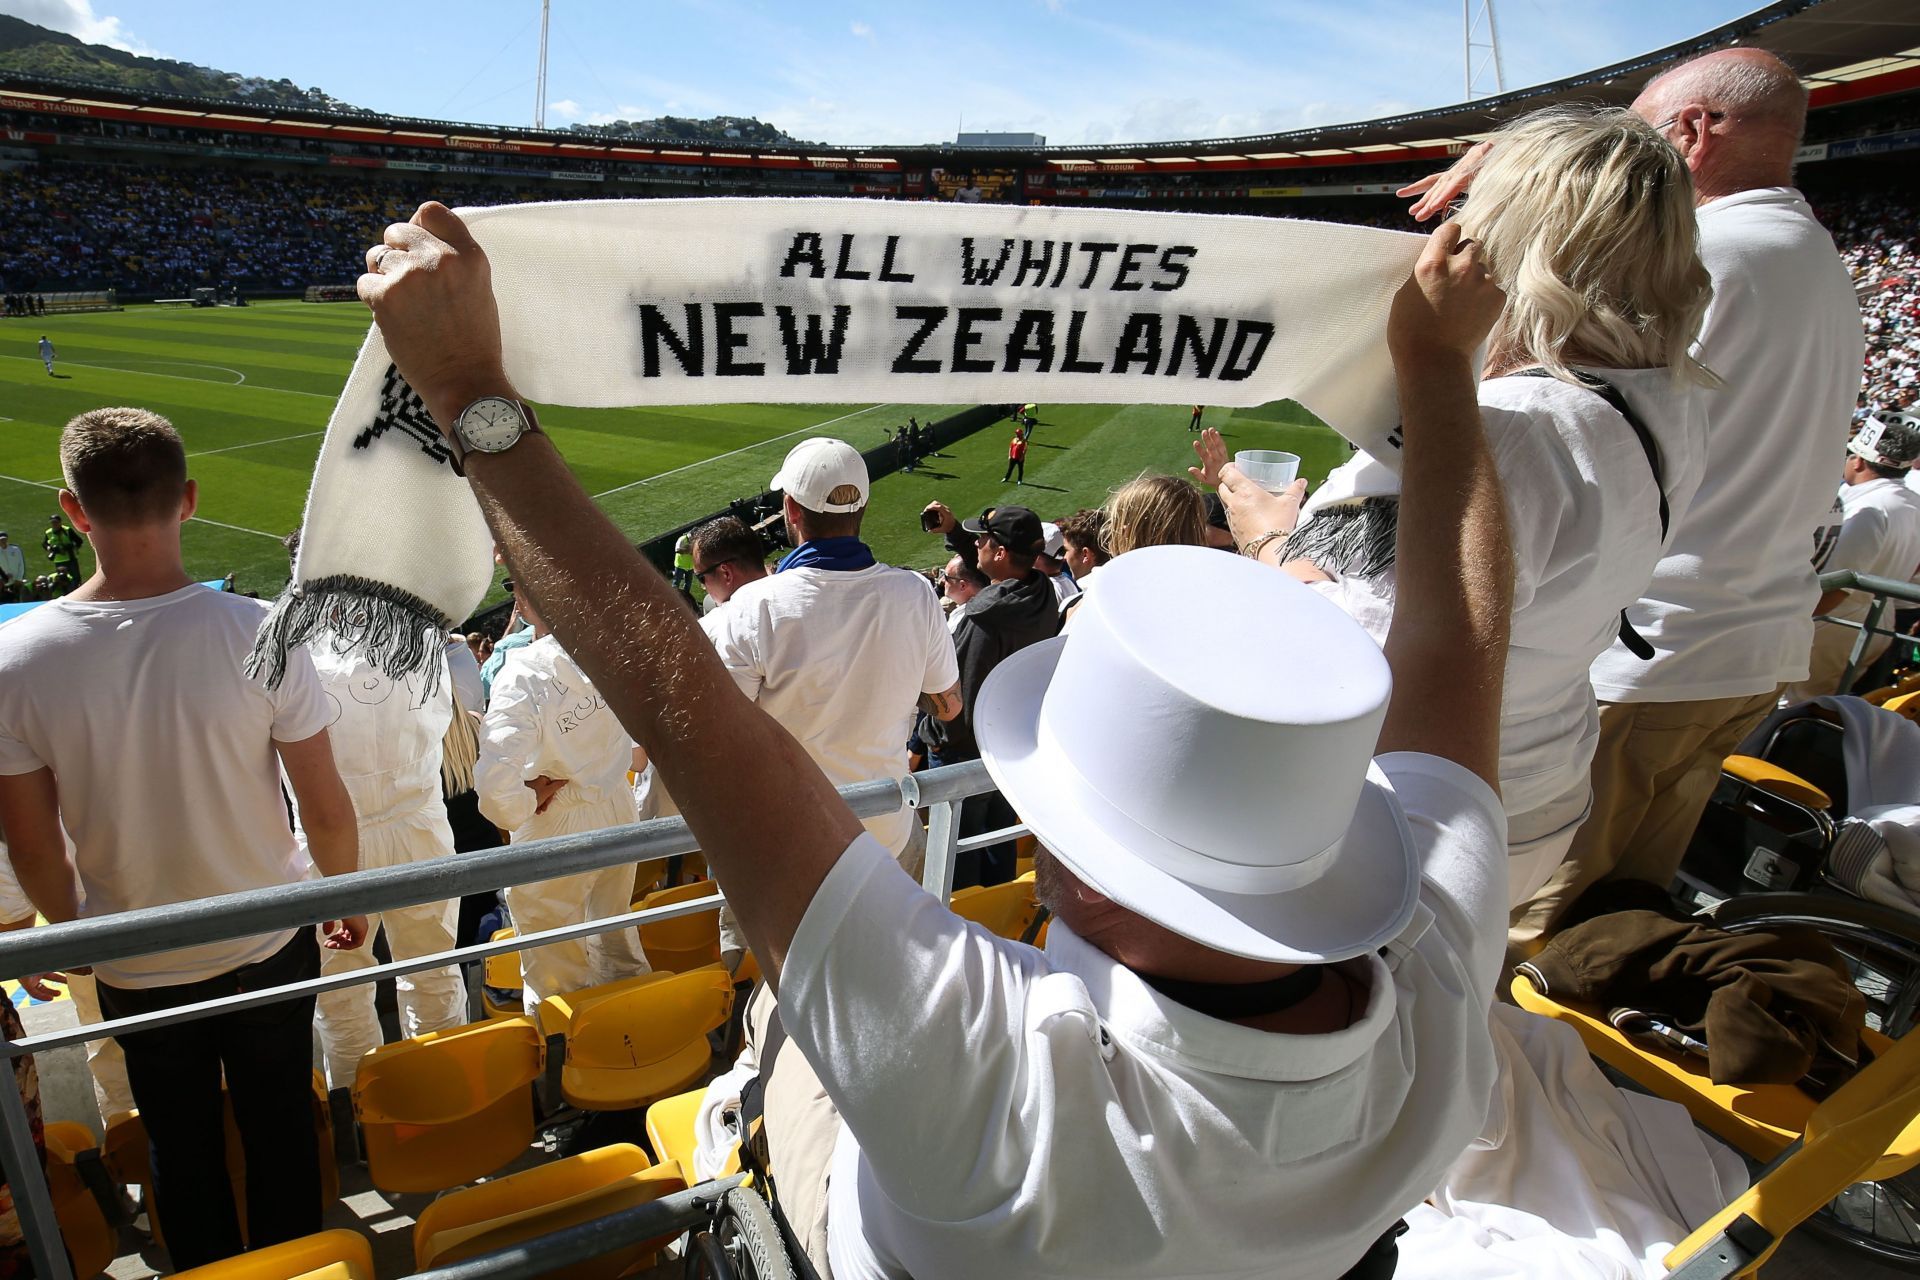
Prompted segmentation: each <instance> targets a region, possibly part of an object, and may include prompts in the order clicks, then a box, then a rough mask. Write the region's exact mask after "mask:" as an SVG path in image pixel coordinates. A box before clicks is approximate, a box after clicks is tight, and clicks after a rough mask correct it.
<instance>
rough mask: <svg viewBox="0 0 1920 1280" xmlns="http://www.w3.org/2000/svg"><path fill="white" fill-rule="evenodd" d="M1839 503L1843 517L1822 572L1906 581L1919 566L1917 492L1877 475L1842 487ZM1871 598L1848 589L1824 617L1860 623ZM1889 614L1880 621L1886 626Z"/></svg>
mask: <svg viewBox="0 0 1920 1280" xmlns="http://www.w3.org/2000/svg"><path fill="white" fill-rule="evenodd" d="M1840 505H1841V506H1842V507H1843V508H1844V509H1845V512H1846V515H1845V519H1844V521H1843V522H1842V523H1841V525H1840V539H1839V541H1837V542H1836V543H1834V545H1833V554H1832V555H1831V556H1829V557H1827V565H1826V571H1827V572H1828V573H1838V572H1840V571H1841V570H1842V569H1851V570H1852V571H1853V572H1855V573H1865V574H1871V575H1872V576H1874V577H1877V578H1892V579H1893V580H1894V581H1895V582H1906V581H1909V580H1910V579H1912V578H1913V576H1914V570H1915V569H1916V568H1920V494H1916V493H1914V491H1913V490H1911V489H1909V488H1907V486H1906V484H1905V483H1904V482H1902V481H1899V480H1885V479H1882V478H1880V477H1879V476H1875V477H1874V478H1873V479H1871V480H1868V481H1865V482H1863V483H1861V484H1849V485H1843V486H1842V487H1841V489H1840ZM1872 603H1873V596H1872V594H1871V593H1869V592H1865V591H1849V592H1847V598H1846V599H1845V600H1843V601H1841V602H1840V604H1839V605H1837V606H1835V607H1834V609H1833V610H1832V611H1830V612H1829V613H1828V614H1827V616H1828V617H1829V618H1846V619H1849V620H1850V621H1853V622H1864V621H1866V617H1867V610H1868V609H1869V608H1870V607H1871V606H1872ZM1891 620H1892V615H1891V614H1889V615H1888V616H1887V619H1886V621H1888V622H1891Z"/></svg>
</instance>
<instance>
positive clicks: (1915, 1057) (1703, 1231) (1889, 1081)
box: [1665, 1035, 1920, 1278]
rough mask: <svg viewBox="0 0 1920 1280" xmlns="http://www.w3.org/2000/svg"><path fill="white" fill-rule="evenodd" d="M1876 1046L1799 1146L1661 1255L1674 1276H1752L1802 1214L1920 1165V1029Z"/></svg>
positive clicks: (1811, 1119)
mask: <svg viewBox="0 0 1920 1280" xmlns="http://www.w3.org/2000/svg"><path fill="white" fill-rule="evenodd" d="M1874 1048H1875V1051H1876V1052H1877V1053H1878V1054H1879V1055H1880V1056H1879V1057H1877V1058H1876V1059H1875V1060H1874V1061H1873V1062H1871V1063H1869V1064H1868V1065H1867V1066H1866V1067H1864V1068H1862V1069H1861V1071H1860V1073H1859V1074H1858V1075H1856V1076H1854V1078H1853V1079H1851V1080H1849V1081H1848V1082H1847V1083H1846V1084H1844V1085H1842V1086H1841V1087H1840V1088H1838V1089H1836V1090H1834V1092H1833V1093H1832V1094H1830V1095H1829V1096H1828V1097H1827V1100H1826V1101H1825V1102H1822V1103H1821V1104H1820V1105H1819V1106H1817V1107H1815V1108H1814V1109H1813V1111H1812V1112H1811V1114H1809V1115H1808V1117H1807V1120H1806V1126H1805V1134H1804V1136H1803V1137H1802V1138H1801V1142H1800V1145H1799V1146H1797V1147H1795V1148H1793V1149H1792V1150H1791V1151H1789V1152H1787V1153H1786V1155H1785V1156H1784V1157H1783V1158H1782V1159H1781V1160H1780V1161H1779V1163H1778V1164H1776V1165H1774V1166H1773V1167H1772V1168H1770V1169H1768V1170H1767V1171H1766V1172H1765V1173H1764V1174H1763V1175H1762V1176H1761V1177H1760V1179H1759V1180H1758V1181H1757V1182H1755V1183H1754V1184H1753V1186H1752V1187H1751V1188H1749V1189H1748V1190H1747V1191H1746V1193H1745V1194H1743V1195H1741V1196H1738V1197H1736V1198H1735V1199H1734V1201H1733V1203H1732V1204H1729V1205H1727V1206H1726V1207H1725V1208H1723V1209H1722V1210H1720V1212H1719V1213H1717V1214H1715V1215H1714V1216H1713V1217H1712V1218H1710V1219H1708V1220H1707V1222H1706V1223H1704V1224H1703V1225H1702V1226H1701V1227H1700V1229H1699V1230H1697V1231H1695V1232H1694V1233H1693V1234H1692V1235H1690V1236H1688V1237H1687V1238H1686V1239H1685V1240H1683V1241H1681V1242H1680V1244H1679V1245H1677V1246H1676V1247H1675V1248H1674V1250H1673V1251H1672V1252H1671V1253H1669V1254H1668V1255H1667V1256H1666V1259H1665V1263H1666V1266H1667V1268H1668V1270H1669V1271H1670V1272H1671V1273H1672V1274H1674V1275H1675V1277H1676V1278H1677V1277H1680V1276H1684V1275H1687V1274H1688V1272H1687V1271H1685V1270H1683V1268H1685V1267H1687V1266H1689V1264H1698V1270H1699V1273H1701V1274H1710V1275H1715V1276H1720V1277H1734V1276H1747V1275H1752V1274H1753V1273H1754V1272H1755V1271H1757V1270H1758V1269H1759V1267H1760V1264H1762V1263H1763V1262H1765V1261H1766V1260H1767V1259H1768V1258H1770V1257H1771V1256H1772V1255H1773V1252H1774V1250H1775V1249H1777V1248H1778V1247H1779V1245H1780V1241H1781V1240H1783V1239H1785V1238H1786V1236H1787V1233H1788V1232H1790V1231H1792V1230H1793V1229H1794V1228H1795V1227H1797V1226H1799V1225H1800V1223H1802V1222H1804V1221H1805V1220H1806V1219H1807V1217H1808V1216H1809V1215H1811V1214H1812V1213H1814V1212H1815V1211H1816V1210H1818V1209H1819V1208H1820V1207H1821V1206H1822V1205H1825V1204H1827V1203H1828V1202H1829V1201H1831V1200H1832V1199H1833V1198H1834V1197H1835V1196H1837V1195H1839V1194H1840V1193H1841V1192H1842V1191H1844V1190H1846V1189H1847V1188H1848V1187H1850V1186H1852V1185H1853V1184H1855V1183H1858V1182H1877V1181H1884V1180H1886V1179H1889V1178H1893V1177H1897V1176H1898V1175H1900V1174H1903V1173H1905V1172H1907V1171H1908V1170H1909V1169H1912V1168H1913V1167H1914V1166H1915V1165H1916V1164H1920V1036H1913V1035H1909V1036H1905V1037H1903V1038H1902V1039H1900V1040H1897V1041H1892V1042H1887V1041H1877V1042H1876V1043H1875V1045H1874Z"/></svg>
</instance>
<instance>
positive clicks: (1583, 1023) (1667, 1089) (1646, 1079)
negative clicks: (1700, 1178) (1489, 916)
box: [1509, 977, 1885, 1161]
mask: <svg viewBox="0 0 1920 1280" xmlns="http://www.w3.org/2000/svg"><path fill="white" fill-rule="evenodd" d="M1509 989H1510V990H1511V992H1512V993H1513V998H1514V1002H1515V1003H1516V1004H1518V1005H1519V1006H1520V1007H1521V1008H1522V1009H1525V1010H1527V1011H1528V1012H1529V1013H1538V1014H1543V1015H1544V1016H1546V1017H1549V1018H1552V1019H1554V1020H1556V1021H1558V1022H1564V1023H1567V1024H1568V1025H1569V1026H1571V1027H1572V1028H1573V1029H1574V1030H1575V1031H1577V1032H1579V1033H1580V1040H1581V1042H1582V1043H1583V1044H1584V1045H1585V1046H1586V1049H1587V1052H1588V1053H1590V1054H1592V1055H1593V1056H1594V1057H1596V1058H1598V1059H1600V1061H1602V1062H1604V1063H1606V1064H1607V1065H1608V1066H1610V1067H1612V1068H1613V1069H1614V1070H1616V1071H1619V1072H1620V1073H1621V1074H1623V1075H1625V1076H1626V1077H1627V1078H1628V1079H1630V1080H1632V1081H1633V1082H1634V1083H1635V1084H1637V1085H1639V1086H1640V1087H1641V1088H1643V1089H1645V1090H1646V1091H1647V1092H1648V1093H1651V1094H1653V1095H1654V1096H1655V1097H1658V1098H1665V1099H1666V1100H1667V1101H1668V1102H1677V1103H1679V1104H1680V1105H1681V1106H1683V1107H1685V1108H1686V1109H1687V1113H1688V1114H1689V1115H1691V1116H1692V1117H1693V1120H1694V1123H1695V1124H1698V1125H1700V1126H1701V1127H1702V1128H1704V1129H1707V1130H1709V1131H1710V1132H1712V1133H1715V1134H1718V1135H1719V1136H1720V1137H1722V1138H1724V1139H1725V1140H1726V1141H1728V1142H1729V1143H1731V1144H1733V1146H1734V1147H1735V1148H1736V1149H1738V1150H1739V1151H1741V1152H1743V1153H1744V1154H1746V1155H1748V1156H1751V1157H1752V1158H1753V1159H1755V1160H1760V1161H1766V1160H1771V1159H1773V1158H1774V1157H1775V1156H1777V1155H1779V1154H1780V1153H1781V1152H1782V1151H1784V1150H1786V1148H1787V1147H1788V1146H1789V1145H1790V1144H1791V1143H1792V1142H1793V1141H1794V1140H1795V1139H1797V1138H1799V1136H1800V1134H1801V1131H1802V1130H1804V1129H1805V1128H1806V1125H1807V1120H1808V1118H1809V1117H1810V1116H1812V1115H1813V1108H1814V1101H1813V1099H1812V1098H1810V1097H1808V1096H1807V1095H1806V1094H1804V1093H1802V1092H1801V1091H1800V1090H1799V1089H1796V1088H1794V1087H1793V1086H1792V1085H1787V1084H1759V1085H1731V1084H1715V1083H1714V1082H1713V1081H1712V1080H1710V1079H1708V1078H1707V1075H1706V1072H1705V1070H1704V1067H1705V1064H1704V1063H1702V1062H1700V1061H1699V1060H1698V1059H1695V1060H1693V1061H1691V1062H1690V1061H1688V1060H1687V1059H1686V1058H1685V1057H1683V1056H1681V1055H1680V1054H1678V1053H1674V1054H1664V1053H1655V1052H1653V1051H1652V1050H1649V1049H1643V1048H1641V1046H1640V1045H1639V1044H1638V1043H1637V1042H1635V1041H1633V1040H1631V1039H1629V1038H1628V1037H1627V1036H1626V1035H1625V1034H1624V1033H1622V1032H1621V1031H1619V1030H1618V1029H1617V1028H1615V1027H1614V1025H1613V1024H1612V1023H1610V1022H1608V1021H1607V1020H1606V1018H1605V1017H1604V1016H1603V1015H1602V1014H1601V1013H1600V1012H1598V1011H1596V1010H1591V1009H1587V1008H1584V1007H1581V1006H1578V1005H1569V1004H1561V1003H1560V1002H1559V1001H1557V1000H1554V999H1553V998H1552V997H1550V996H1546V995H1542V994H1541V993H1540V991H1539V990H1538V989H1537V988H1535V987H1534V985H1533V983H1531V982H1529V981H1528V980H1527V979H1526V978H1525V977H1516V978H1514V980H1513V983H1512V985H1511V987H1510V988H1509ZM1863 1034H1864V1036H1865V1038H1866V1039H1867V1040H1868V1041H1870V1042H1873V1041H1875V1036H1874V1033H1873V1032H1871V1031H1867V1032H1865V1033H1863ZM1883 1043H1885V1041H1878V1042H1877V1043H1874V1044H1873V1047H1874V1049H1875V1051H1876V1052H1878V1049H1879V1045H1880V1044H1883Z"/></svg>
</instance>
